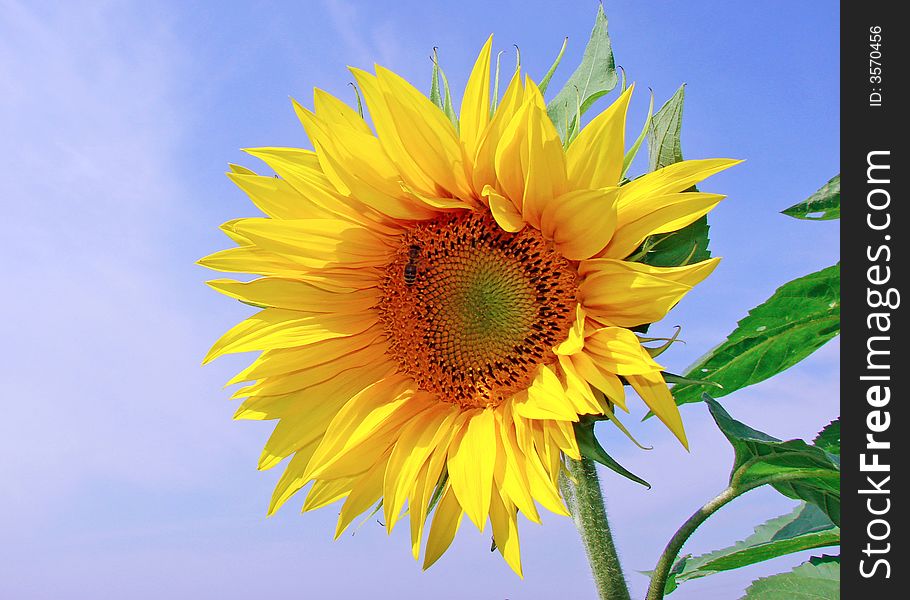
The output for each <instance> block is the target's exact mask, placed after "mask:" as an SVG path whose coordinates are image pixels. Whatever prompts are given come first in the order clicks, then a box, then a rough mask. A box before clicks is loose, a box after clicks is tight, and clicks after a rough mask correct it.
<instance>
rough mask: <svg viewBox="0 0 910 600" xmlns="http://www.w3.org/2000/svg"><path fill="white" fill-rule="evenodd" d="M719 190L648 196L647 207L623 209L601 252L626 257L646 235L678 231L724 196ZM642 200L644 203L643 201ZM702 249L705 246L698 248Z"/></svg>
mask: <svg viewBox="0 0 910 600" xmlns="http://www.w3.org/2000/svg"><path fill="white" fill-rule="evenodd" d="M724 198H725V196H721V195H719V194H702V193H697V192H681V193H678V194H668V195H665V196H657V197H655V198H650V199H649V200H648V202H647V204H648V205H649V210H648V211H646V212H645V211H638V210H635V211H631V210H629V211H626V213H625V214H624V215H623V219H624V221H623V223H622V225H621V226H618V227H617V230H616V233H615V234H614V235H613V239H612V240H611V241H610V245H609V246H607V248H606V249H605V250H604V252H603V254H602V256H604V257H606V258H625V257H627V256H629V255H630V254H632V252H634V251H635V249H636V248H638V247H639V246H640V245H641V243H642V242H643V241H645V238H647V237H648V236H649V235H655V234H658V233H669V232H671V231H678V230H680V229H682V228H683V227H685V226H686V225H689V224H691V223H693V222H694V221H695V220H697V219H698V218H700V217H702V216H704V215H705V214H707V213H708V211H710V210H711V209H713V208H714V207H715V206H717V204H718V203H719V202H720V201H721V200H723V199H724ZM641 204H645V203H644V202H642V203H641ZM701 250H704V248H701Z"/></svg>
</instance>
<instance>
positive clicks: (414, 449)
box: [382, 403, 458, 533]
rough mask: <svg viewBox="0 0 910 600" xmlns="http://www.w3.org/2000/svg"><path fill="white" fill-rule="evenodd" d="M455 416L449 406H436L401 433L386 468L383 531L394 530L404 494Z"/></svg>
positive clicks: (409, 424) (403, 501) (445, 433)
mask: <svg viewBox="0 0 910 600" xmlns="http://www.w3.org/2000/svg"><path fill="white" fill-rule="evenodd" d="M457 414H458V409H457V408H455V407H454V406H453V405H445V404H444V403H443V406H437V407H434V408H432V409H430V410H427V411H426V412H424V413H422V414H421V415H420V416H419V417H417V418H415V419H413V420H412V421H411V422H410V423H408V425H407V426H405V428H404V429H403V430H402V431H401V436H400V437H399V438H398V441H397V442H396V443H395V448H394V450H392V456H391V458H390V459H389V465H388V468H387V469H386V474H385V483H384V487H383V490H384V493H383V503H382V507H383V510H384V512H385V520H386V529H387V531H388V532H389V533H391V532H392V529H393V528H394V527H395V523H396V521H397V520H398V516H399V514H400V513H401V509H402V508H403V507H404V503H405V500H406V499H407V494H408V491H409V490H411V489H412V488H413V487H414V484H415V481H416V479H417V475H418V474H419V473H420V469H421V468H422V467H423V465H424V463H425V462H426V461H427V459H428V458H429V456H430V454H431V453H432V452H433V451H434V450H435V449H436V447H437V445H438V444H439V442H440V440H442V439H443V438H444V437H445V436H447V435H448V434H449V433H450V431H451V427H452V422H453V421H454V420H455V417H456V415H457Z"/></svg>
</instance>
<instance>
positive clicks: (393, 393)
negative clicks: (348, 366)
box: [307, 375, 427, 477]
mask: <svg viewBox="0 0 910 600" xmlns="http://www.w3.org/2000/svg"><path fill="white" fill-rule="evenodd" d="M411 386H413V382H412V381H411V380H410V379H408V378H406V377H404V376H402V375H395V376H392V377H388V378H386V379H383V380H381V381H378V382H376V383H374V384H373V385H371V386H370V387H368V388H366V389H364V390H363V391H361V392H360V393H359V394H357V395H356V396H354V397H353V398H351V399H350V400H349V401H348V402H347V403H346V404H345V405H344V407H342V408H341V410H339V411H338V412H337V413H336V415H335V417H334V418H333V419H332V423H331V425H329V427H328V429H327V430H326V435H325V437H324V438H323V440H322V443H320V445H319V448H317V449H316V452H315V454H314V455H313V458H312V459H311V460H310V464H309V469H308V472H307V476H308V477H319V475H320V474H321V473H322V472H323V471H325V470H326V469H327V468H328V467H329V466H331V465H332V463H333V462H335V461H337V460H339V459H340V458H341V457H342V456H343V455H344V454H345V453H347V452H348V451H350V450H352V449H353V448H355V447H356V446H357V445H358V444H360V443H361V442H363V441H364V440H366V439H367V438H369V437H370V436H371V435H374V434H376V432H377V431H378V430H379V429H380V428H382V427H383V426H386V425H388V424H389V423H390V422H402V423H403V422H406V421H407V420H408V419H409V418H411V417H413V416H415V415H416V414H417V413H418V412H419V410H418V409H421V410H422V409H425V408H426V407H427V406H426V404H425V403H422V402H419V401H417V398H416V397H415V396H414V393H413V391H411V390H410V388H411Z"/></svg>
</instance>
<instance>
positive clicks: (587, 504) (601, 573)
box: [559, 457, 630, 600]
mask: <svg viewBox="0 0 910 600" xmlns="http://www.w3.org/2000/svg"><path fill="white" fill-rule="evenodd" d="M566 468H567V470H568V475H566V474H562V475H561V476H560V478H559V486H560V489H561V490H562V493H563V496H564V497H565V498H566V503H567V505H568V508H569V512H571V513H572V519H573V520H574V521H575V527H576V529H578V533H579V535H580V536H581V541H582V543H583V544H584V547H585V553H586V554H587V555H588V563H589V564H590V565H591V572H592V573H593V575H594V584H595V586H596V587H597V594H598V597H599V598H600V600H629V599H630V596H629V587H628V585H627V584H626V578H625V576H623V573H622V565H620V562H619V555H618V554H617V553H616V545H615V544H614V543H613V534H612V533H611V532H610V523H609V521H608V520H607V511H606V507H605V506H604V497H603V493H602V491H601V489H600V479H598V477H597V469H596V467H595V464H594V461H592V460H591V459H589V458H585V457H582V459H581V460H574V459H571V458H568V457H567V458H566Z"/></svg>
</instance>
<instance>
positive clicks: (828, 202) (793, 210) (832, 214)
mask: <svg viewBox="0 0 910 600" xmlns="http://www.w3.org/2000/svg"><path fill="white" fill-rule="evenodd" d="M781 212H782V213H783V214H785V215H787V216H790V217H793V218H796V219H805V220H807V221H830V220H832V219H840V175H835V176H834V177H833V178H832V179H831V180H830V181H829V182H828V183H826V184H825V185H823V186H822V187H821V189H819V190H818V191H817V192H815V193H814V194H812V195H811V196H809V197H808V198H807V199H806V200H805V201H804V202H800V203H799V204H794V205H793V206H791V207H790V208H788V209H787V210H782V211H781Z"/></svg>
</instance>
